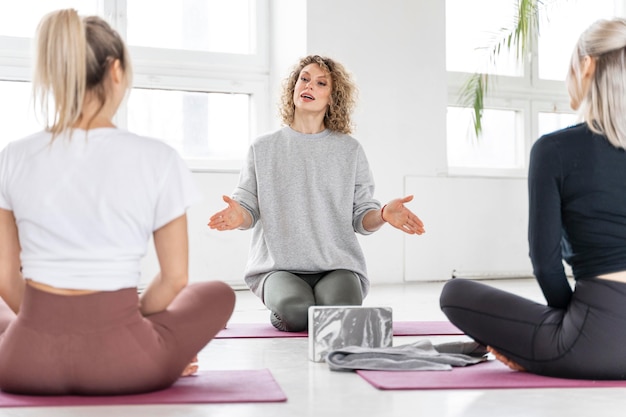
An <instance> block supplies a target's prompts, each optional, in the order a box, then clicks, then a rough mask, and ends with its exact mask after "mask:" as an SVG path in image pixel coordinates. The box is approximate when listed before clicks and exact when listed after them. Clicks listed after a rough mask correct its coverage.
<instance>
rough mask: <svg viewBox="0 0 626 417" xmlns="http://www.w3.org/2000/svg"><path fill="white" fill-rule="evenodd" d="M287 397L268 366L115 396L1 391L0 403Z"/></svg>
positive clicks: (87, 403) (229, 400) (200, 376)
mask: <svg viewBox="0 0 626 417" xmlns="http://www.w3.org/2000/svg"><path fill="white" fill-rule="evenodd" d="M286 400H287V397H285V394H284V393H283V391H282V389H281V388H280V386H279V385H278V383H277V382H276V381H275V380H274V377H273V376H272V374H271V372H270V371H269V370H267V369H255V370H241V371H239V370H236V371H234V370H233V371H200V372H198V374H197V375H194V376H189V377H184V378H180V379H179V380H178V381H177V382H176V383H175V384H174V385H173V386H172V387H170V388H167V389H164V390H162V391H156V392H150V393H147V394H136V395H115V396H97V397H83V396H73V395H67V396H31V395H13V394H7V393H4V392H0V407H42V406H46V407H66V406H78V405H80V406H90V405H94V406H95V405H140V404H144V405H145V404H203V403H251V402H282V401H286Z"/></svg>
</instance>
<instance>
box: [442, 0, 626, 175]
mask: <svg viewBox="0 0 626 417" xmlns="http://www.w3.org/2000/svg"><path fill="white" fill-rule="evenodd" d="M624 5H626V1H624V0H615V9H616V13H617V11H619V10H623V8H624ZM522 70H523V75H521V76H519V77H512V76H503V75H493V74H490V75H489V83H490V85H491V88H490V90H489V92H488V93H487V95H486V97H485V103H484V108H485V109H502V110H515V111H517V110H521V111H522V112H523V119H524V124H523V132H522V133H521V136H520V137H518V138H517V140H519V141H520V145H523V146H524V155H525V157H524V161H525V162H524V167H523V168H522V169H521V170H517V169H510V170H509V169H506V170H503V169H494V168H473V167H452V166H449V165H448V174H449V175H451V176H480V177H506V178H516V177H526V176H527V175H528V174H527V171H528V162H529V156H530V149H531V147H532V145H533V143H534V142H535V141H536V140H537V139H538V138H539V133H538V129H539V128H538V115H539V112H544V111H548V112H550V111H554V112H555V113H568V114H576V112H575V111H574V110H572V109H571V108H570V104H569V102H570V99H569V95H568V93H567V87H566V84H565V82H564V81H557V80H548V79H540V78H539V58H538V38H537V36H533V38H532V40H531V52H530V55H529V57H528V59H526V60H525V62H524V64H523V68H522ZM563 70H564V72H565V71H567V67H564V68H563ZM470 75H471V73H465V72H456V71H447V79H448V106H457V107H459V106H460V104H459V103H460V94H459V93H460V91H461V89H462V87H463V85H464V82H465V80H466V79H467V77H468V76H470ZM507 102H508V103H516V104H515V105H512V104H507ZM478 140H480V138H479V139H478ZM446 142H447V130H446Z"/></svg>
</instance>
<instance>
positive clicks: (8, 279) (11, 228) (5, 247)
mask: <svg viewBox="0 0 626 417" xmlns="http://www.w3.org/2000/svg"><path fill="white" fill-rule="evenodd" d="M20 251H21V247H20V242H19V237H18V233H17V224H16V223H15V217H14V216H13V212H12V211H8V210H3V209H0V297H2V299H3V300H4V301H5V302H6V303H7V305H8V306H9V307H10V308H11V310H13V311H14V312H15V313H16V314H17V312H18V310H19V308H20V304H21V303H22V298H23V297H24V285H25V283H24V279H23V277H22V273H21V272H20V266H21V265H20Z"/></svg>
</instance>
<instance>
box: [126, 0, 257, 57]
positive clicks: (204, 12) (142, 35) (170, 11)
mask: <svg viewBox="0 0 626 417" xmlns="http://www.w3.org/2000/svg"><path fill="white" fill-rule="evenodd" d="M127 5H128V27H127V30H128V36H127V39H128V43H129V44H130V45H137V46H148V47H155V48H169V49H186V50H194V51H209V52H224V53H236V54H250V53H253V52H254V50H253V49H254V46H253V45H252V34H253V33H254V30H253V29H254V24H253V22H254V21H255V19H254V14H255V10H254V2H253V1H251V0H228V1H224V0H176V1H162V0H157V1H147V0H145V1H138V0H133V1H128V2H127ZM147 9H149V10H150V12H149V13H146V10H147Z"/></svg>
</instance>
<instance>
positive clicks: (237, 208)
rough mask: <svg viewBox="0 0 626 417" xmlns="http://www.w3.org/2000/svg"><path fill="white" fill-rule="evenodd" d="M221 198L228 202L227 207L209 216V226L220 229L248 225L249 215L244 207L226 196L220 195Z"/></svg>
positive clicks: (245, 226) (249, 222)
mask: <svg viewBox="0 0 626 417" xmlns="http://www.w3.org/2000/svg"><path fill="white" fill-rule="evenodd" d="M222 199H223V200H224V201H225V202H226V204H228V207H226V208H225V209H224V210H221V211H218V212H217V213H215V214H214V215H213V216H211V218H210V219H209V227H210V228H211V229H217V230H220V231H221V230H233V229H238V228H241V227H243V228H247V227H249V226H250V224H251V221H250V220H251V219H249V217H250V215H249V214H248V213H247V212H246V209H244V208H243V207H241V204H239V203H238V202H237V201H235V200H233V199H232V198H230V197H228V196H222Z"/></svg>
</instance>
